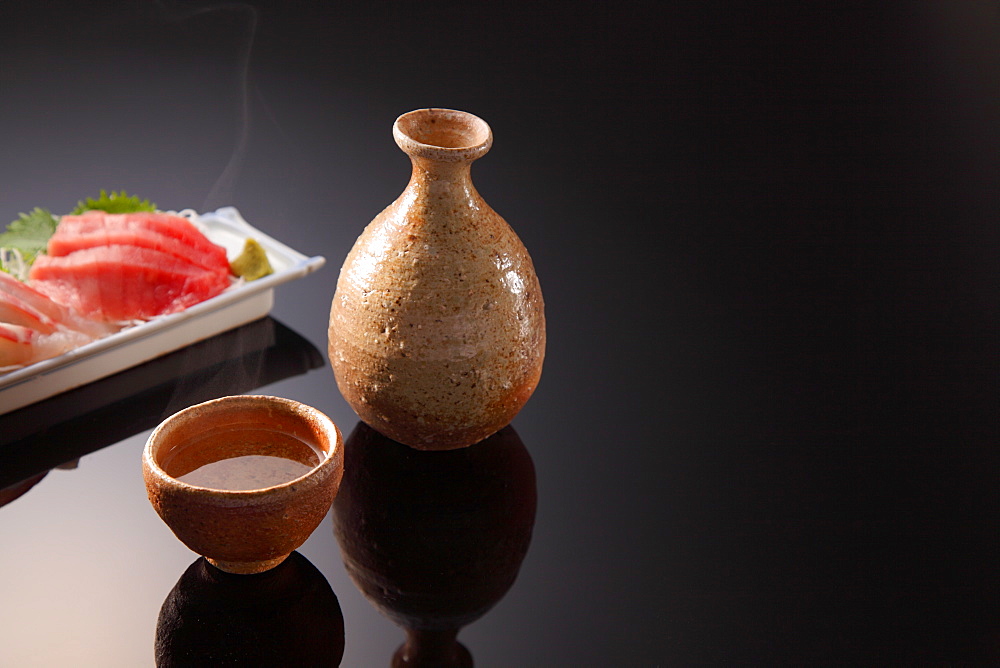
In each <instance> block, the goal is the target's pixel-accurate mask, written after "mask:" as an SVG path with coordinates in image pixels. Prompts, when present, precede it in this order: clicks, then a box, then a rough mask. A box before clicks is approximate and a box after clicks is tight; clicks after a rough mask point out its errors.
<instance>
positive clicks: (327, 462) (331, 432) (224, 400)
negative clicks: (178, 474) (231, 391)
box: [142, 394, 344, 500]
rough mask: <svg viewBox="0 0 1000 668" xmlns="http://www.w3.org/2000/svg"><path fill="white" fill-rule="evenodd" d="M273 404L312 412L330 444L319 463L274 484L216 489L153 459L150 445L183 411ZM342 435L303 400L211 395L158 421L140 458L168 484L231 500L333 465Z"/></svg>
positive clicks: (285, 486) (270, 491)
mask: <svg viewBox="0 0 1000 668" xmlns="http://www.w3.org/2000/svg"><path fill="white" fill-rule="evenodd" d="M239 403H248V404H272V405H275V404H276V405H280V406H283V407H285V408H288V409H291V410H292V411H293V412H295V413H302V414H308V415H310V416H312V417H313V418H314V419H316V421H317V422H318V423H319V424H320V425H322V426H323V427H324V430H325V431H326V432H327V433H328V436H329V440H330V443H331V447H330V448H329V450H328V451H327V452H325V453H324V455H323V458H322V459H321V460H320V462H319V463H318V464H316V465H315V466H313V467H312V468H311V469H309V470H308V471H306V472H305V473H303V474H302V475H300V476H299V477H297V478H293V479H291V480H287V481H285V482H283V483H279V484H277V485H271V486H269V487H257V488H254V489H218V488H215V487H203V486H201V485H192V484H191V483H187V482H183V481H181V480H178V479H177V478H175V477H173V476H171V475H170V474H168V473H167V472H166V471H164V470H163V468H162V467H160V465H159V463H157V461H156V459H155V458H154V457H153V445H154V443H155V442H156V440H157V438H158V437H160V436H161V435H162V433H163V432H164V431H167V430H169V429H170V428H171V423H173V422H174V421H175V420H177V419H178V418H180V417H182V416H183V415H185V414H189V413H193V412H196V411H198V410H205V409H206V408H209V409H211V408H214V407H223V406H226V405H229V404H239ZM343 447H344V439H343V435H342V434H341V432H340V429H339V428H338V427H337V425H336V423H334V422H333V420H331V419H330V417H329V416H327V415H326V414H325V413H323V412H322V411H320V410H318V409H316V408H314V407H312V406H309V405H308V404H304V403H302V402H299V401H295V400H294V399H286V398H284V397H277V396H272V395H266V394H237V395H231V396H225V397H219V398H216V399H210V400H208V401H203V402H200V403H197V404H192V405H191V406H188V407H187V408H184V409H181V410H179V411H177V412H175V413H173V414H172V415H170V416H168V417H166V418H164V419H163V420H162V421H161V422H160V424H158V425H157V426H156V427H155V428H154V429H153V431H152V432H150V434H149V437H148V438H147V439H146V444H145V445H144V446H143V451H142V461H143V464H144V465H145V466H146V468H147V469H148V470H149V471H150V472H151V473H152V474H153V475H154V476H156V478H157V479H159V480H160V482H161V483H164V484H167V485H170V486H172V487H175V488H177V489H179V490H183V491H185V492H186V493H193V494H197V495H203V496H213V497H222V498H228V499H232V500H237V499H246V498H251V497H255V496H260V495H261V494H264V493H268V494H274V493H279V492H280V491H281V490H284V489H289V488H291V487H293V486H295V485H297V484H300V483H302V482H303V481H305V480H307V479H309V478H312V477H315V476H316V475H317V474H318V473H319V472H320V471H322V470H325V469H327V468H330V467H335V466H336V463H337V460H338V459H339V457H338V455H339V454H340V453H342V452H343Z"/></svg>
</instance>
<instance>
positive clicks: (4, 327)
mask: <svg viewBox="0 0 1000 668" xmlns="http://www.w3.org/2000/svg"><path fill="white" fill-rule="evenodd" d="M37 337H38V332H36V331H35V330H33V329H31V328H30V327H24V326H22V325H11V324H10V323H6V322H0V367H7V366H15V365H23V364H30V363H31V358H32V357H33V356H34V354H35V346H34V342H35V339H36V338H37Z"/></svg>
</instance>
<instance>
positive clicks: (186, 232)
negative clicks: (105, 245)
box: [49, 211, 229, 271]
mask: <svg viewBox="0 0 1000 668" xmlns="http://www.w3.org/2000/svg"><path fill="white" fill-rule="evenodd" d="M110 230H116V231H122V230H128V231H140V230H141V231H147V232H152V233H155V234H158V235H162V236H164V237H170V238H173V239H176V240H177V241H178V242H180V244H181V245H182V246H185V247H187V248H189V249H194V250H196V251H198V252H199V253H200V254H203V255H204V256H205V257H206V258H209V259H210V260H211V261H212V262H214V263H216V264H218V265H221V266H225V267H226V270H227V271H228V268H229V263H228V261H227V259H226V249H225V248H223V247H222V246H219V245H218V244H214V243H212V241H211V240H209V238H208V237H206V236H205V235H204V234H202V232H201V230H199V229H198V228H197V227H196V226H195V225H194V224H193V223H192V222H191V221H190V220H188V219H187V218H184V217H183V216H178V215H175V214H171V213H159V212H155V213H154V212H139V213H107V212H105V211H87V212H86V213H84V214H81V215H79V216H63V217H62V218H60V219H59V226H58V227H57V228H56V234H55V235H54V237H53V238H63V239H65V238H71V237H82V236H86V235H88V234H92V233H94V232H99V231H110ZM112 243H114V242H112ZM189 252H190V251H189ZM49 254H50V255H54V254H55V253H52V251H51V249H50V250H49Z"/></svg>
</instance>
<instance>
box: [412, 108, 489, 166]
mask: <svg viewBox="0 0 1000 668" xmlns="http://www.w3.org/2000/svg"><path fill="white" fill-rule="evenodd" d="M392 134H393V137H394V138H395V140H396V143H397V144H398V145H399V147H400V148H401V149H403V152H405V153H406V154H407V155H409V156H411V157H419V158H428V159H431V160H443V161H448V162H471V161H472V160H476V159H478V158H481V157H482V156H484V155H486V152H487V151H489V150H490V147H491V146H492V145H493V132H492V131H491V130H490V126H489V125H488V124H487V123H486V121H484V120H483V119H481V118H479V117H478V116H475V115H473V114H470V113H468V112H465V111H456V110H454V109H417V110H415V111H411V112H408V113H405V114H403V115H402V116H400V117H399V118H397V119H396V122H395V123H394V124H393V126H392Z"/></svg>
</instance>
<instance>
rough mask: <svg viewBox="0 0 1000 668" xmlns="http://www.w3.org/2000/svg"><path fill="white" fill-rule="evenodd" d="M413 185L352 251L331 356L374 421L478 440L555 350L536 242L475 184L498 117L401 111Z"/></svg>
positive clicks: (417, 435)
mask: <svg viewBox="0 0 1000 668" xmlns="http://www.w3.org/2000/svg"><path fill="white" fill-rule="evenodd" d="M393 136H394V138H395V140H396V143H397V144H398V145H399V147H400V148H401V149H402V150H403V151H404V152H405V153H406V154H407V155H408V156H409V157H410V160H411V163H412V172H411V176H410V181H409V183H408V184H407V186H406V188H405V190H404V191H403V192H402V194H401V195H400V196H399V197H398V198H397V199H396V201H395V202H393V203H392V204H391V205H389V206H388V207H387V208H386V209H385V210H384V211H382V212H381V213H380V214H379V215H378V216H376V217H375V219H374V220H372V222H371V223H370V224H369V225H368V226H367V227H366V228H365V230H364V232H363V233H362V234H361V236H360V237H359V238H358V240H357V242H356V243H355V245H354V247H353V248H352V249H351V251H350V253H349V254H348V256H347V259H346V261H345V262H344V265H343V267H342V269H341V273H340V278H339V280H338V282H337V289H336V293H335V295H334V298H333V303H332V306H331V311H330V329H329V357H330V362H331V364H332V366H333V371H334V374H335V376H336V379H337V385H338V387H339V388H340V391H341V393H342V394H343V395H344V398H345V399H346V400H347V402H348V403H349V404H350V405H351V407H352V408H353V409H354V410H355V412H357V414H358V416H359V417H360V418H361V419H362V420H364V421H365V422H366V423H367V424H369V425H370V426H372V427H373V428H375V429H376V430H378V431H379V432H381V433H382V434H384V435H385V436H388V437H389V438H391V439H393V440H396V441H399V442H401V443H404V444H406V445H409V446H410V447H413V448H417V449H421V450H450V449H455V448H461V447H465V446H468V445H471V444H473V443H477V442H479V441H481V440H483V439H485V438H486V437H488V436H490V435H491V434H493V433H495V432H496V431H498V430H499V429H501V428H503V427H504V426H506V425H507V424H508V423H510V421H511V420H512V419H513V418H514V416H515V415H516V414H517V413H518V411H520V410H521V408H522V407H523V406H524V404H525V403H526V402H527V401H528V399H529V398H530V396H531V394H532V393H533V392H534V390H535V387H536V386H537V384H538V381H539V378H540V377H541V372H542V362H543V359H544V355H545V314H544V304H543V300H542V291H541V288H540V286H539V283H538V277H537V276H536V273H535V268H534V265H533V263H532V261H531V257H530V256H529V255H528V251H527V250H526V249H525V247H524V244H522V243H521V240H520V239H519V238H518V236H517V235H516V234H515V233H514V231H513V230H512V229H511V227H510V226H509V225H508V224H507V222H506V221H505V220H504V219H503V218H502V217H501V216H500V215H499V214H497V213H496V212H495V211H494V210H493V209H492V208H490V206H489V205H488V204H487V203H486V202H485V201H484V200H483V198H482V197H481V196H480V194H479V193H478V192H477V191H476V188H475V187H474V186H473V183H472V177H471V164H472V162H473V161H474V160H476V159H478V158H480V157H482V156H483V155H485V154H486V152H487V151H489V149H490V147H491V146H492V143H493V135H492V131H491V130H490V127H489V126H488V125H487V124H486V123H485V122H484V121H483V120H481V119H480V118H478V117H476V116H473V115H472V114H468V113H465V112H461V111H454V110H448V109H421V110H417V111H413V112H410V113H407V114H404V115H402V116H400V117H399V118H398V119H396V122H395V124H394V125H393Z"/></svg>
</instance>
